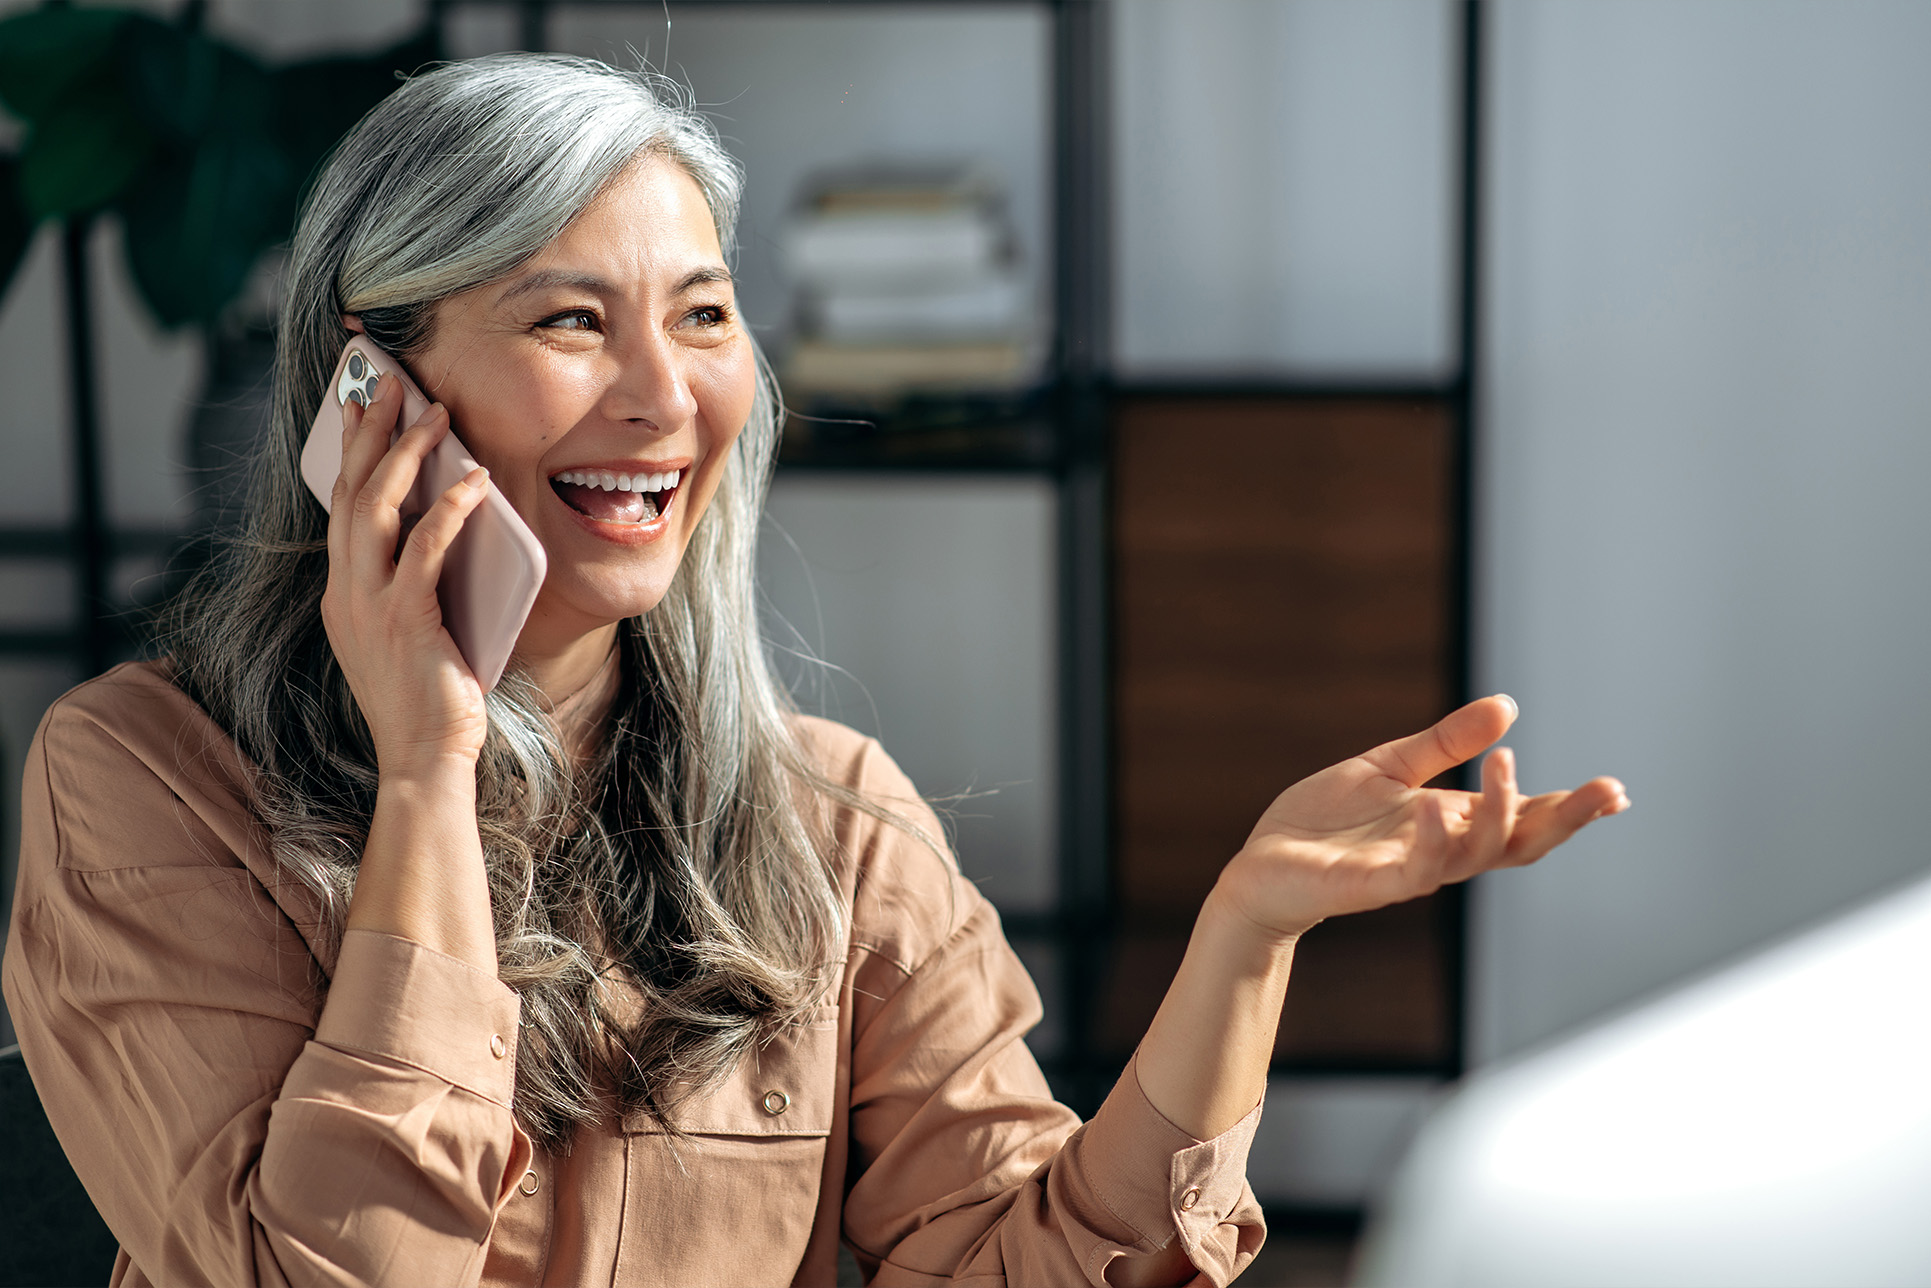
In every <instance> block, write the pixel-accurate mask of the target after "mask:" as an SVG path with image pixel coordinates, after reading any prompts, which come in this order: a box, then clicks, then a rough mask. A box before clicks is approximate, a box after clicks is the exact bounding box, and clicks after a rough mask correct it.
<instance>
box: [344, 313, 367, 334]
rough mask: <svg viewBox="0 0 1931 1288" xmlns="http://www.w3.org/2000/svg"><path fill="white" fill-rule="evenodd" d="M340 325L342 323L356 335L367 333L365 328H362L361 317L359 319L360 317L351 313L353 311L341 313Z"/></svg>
mask: <svg viewBox="0 0 1931 1288" xmlns="http://www.w3.org/2000/svg"><path fill="white" fill-rule="evenodd" d="M342 325H343V326H344V327H345V328H346V329H348V330H350V331H353V332H355V333H356V334H357V335H367V334H368V332H367V331H366V330H364V329H363V326H362V319H361V318H359V317H357V316H356V315H355V314H353V313H344V314H343V315H342Z"/></svg>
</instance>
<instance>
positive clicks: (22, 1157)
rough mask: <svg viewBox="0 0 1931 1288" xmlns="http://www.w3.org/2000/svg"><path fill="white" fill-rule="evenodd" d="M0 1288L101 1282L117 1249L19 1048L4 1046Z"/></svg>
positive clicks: (0, 1064)
mask: <svg viewBox="0 0 1931 1288" xmlns="http://www.w3.org/2000/svg"><path fill="white" fill-rule="evenodd" d="M0 1159H5V1160H6V1166H5V1167H0V1227H4V1228H5V1235H4V1237H0V1288H16V1286H19V1288H26V1286H27V1285H46V1284H104V1283H106V1282H107V1280H108V1276H109V1275H111V1274H112V1273H113V1270H114V1255H115V1253H116V1252H118V1251H119V1249H120V1245H119V1244H118V1243H117V1242H116V1241H115V1239H114V1236H113V1235H112V1234H111V1233H109V1232H108V1229H107V1223H106V1222H105V1221H103V1220H101V1217H100V1213H98V1212H96V1211H95V1210H94V1204H93V1201H92V1200H90V1199H89V1198H88V1197H87V1191H86V1190H85V1189H82V1188H81V1183H80V1178H79V1177H77V1176H75V1175H74V1169H73V1168H72V1167H71V1166H69V1165H68V1162H67V1155H66V1154H65V1153H64V1152H63V1151H62V1150H61V1148H60V1142H59V1141H58V1140H56V1139H55V1138H54V1129H53V1128H52V1127H51V1126H49V1125H48V1123H47V1115H46V1113H45V1111H43V1110H42V1109H41V1107H40V1096H39V1095H38V1094H37V1093H36V1092H35V1091H34V1084H33V1080H32V1079H30V1078H29V1077H28V1076H27V1062H26V1061H25V1060H23V1059H21V1058H20V1048H19V1047H18V1046H10V1047H0Z"/></svg>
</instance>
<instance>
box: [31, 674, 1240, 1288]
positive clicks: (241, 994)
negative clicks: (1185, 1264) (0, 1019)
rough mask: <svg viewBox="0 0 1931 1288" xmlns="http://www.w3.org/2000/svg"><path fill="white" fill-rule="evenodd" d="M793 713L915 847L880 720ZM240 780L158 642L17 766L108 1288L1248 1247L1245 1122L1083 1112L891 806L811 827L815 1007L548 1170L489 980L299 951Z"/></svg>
mask: <svg viewBox="0 0 1931 1288" xmlns="http://www.w3.org/2000/svg"><path fill="white" fill-rule="evenodd" d="M802 731H803V733H804V736H805V737H806V740H807V744H808V746H810V747H811V748H812V749H813V750H814V752H815V754H816V755H817V756H818V757H819V759H820V761H821V763H822V765H823V766H824V768H825V771H826V773H827V774H828V775H829V776H831V777H832V778H834V779H836V780H837V781H839V782H842V783H845V784H847V785H849V786H851V787H853V788H855V789H857V790H859V791H861V792H864V793H866V794H868V795H869V796H870V797H871V798H873V799H876V800H879V801H881V802H883V803H886V804H888V805H889V806H890V807H891V808H894V809H897V810H900V811H902V812H904V813H906V814H907V815H908V816H910V817H912V818H914V819H915V820H916V821H918V822H919V823H920V824H922V825H923V826H924V827H926V828H927V829H928V831H929V832H930V834H931V835H934V836H937V835H939V834H940V833H939V829H938V825H937V823H936V821H935V820H934V819H933V818H932V816H931V815H930V813H929V812H928V811H926V809H925V807H924V806H923V805H922V804H921V803H919V802H918V800H917V797H916V794H915V792H914V791H913V788H912V786H911V784H910V783H909V782H907V781H906V779H905V777H904V776H903V775H902V774H901V773H900V772H899V770H898V769H897V767H896V766H895V765H893V764H892V762H891V761H890V759H888V758H887V757H886V756H885V754H884V752H882V751H881V750H880V749H879V748H878V745H877V744H876V743H874V742H872V741H871V740H869V739H867V738H863V737H861V736H859V735H858V734H856V733H854V732H852V731H851V730H849V729H846V728H843V727H842V726H838V725H834V724H831V723H828V722H825V721H815V720H814V721H807V722H805V724H804V726H803V730H802ZM247 792H248V773H247V769H246V766H245V763H244V761H243V759H242V757H241V755H240V753H239V752H238V751H237V749H236V748H235V746H234V744H233V742H232V741H231V740H230V739H228V738H227V737H226V735H224V734H223V733H222V732H221V730H220V729H219V728H217V727H216V726H215V725H214V723H213V722H212V721H211V720H210V719H209V718H208V717H207V715H206V714H205V713H204V712H202V711H201V709H200V708H199V707H197V706H196V705H195V704H193V703H192V702H190V701H189V700H188V699H187V698H186V697H185V696H184V695H183V694H182V693H181V692H180V691H179V690H177V689H176V688H174V687H173V685H171V684H170V683H169V682H168V681H167V679H166V677H165V673H164V672H163V671H162V670H161V669H160V668H158V667H157V666H155V665H153V664H130V665H127V666H122V667H118V668H116V669H115V670H113V671H111V672H109V673H108V674H107V675H105V676H103V677H101V678H99V679H97V680H94V681H91V682H89V683H87V684H84V685H82V686H81V687H80V688H78V689H76V690H74V691H73V692H72V693H69V694H68V695H67V696H66V697H64V698H62V699H61V700H60V701H59V702H58V703H56V704H55V705H54V707H53V708H52V709H51V710H50V711H49V712H48V714H47V717H46V719H45V720H44V721H43V722H42V724H41V727H40V731H39V733H38V735H37V736H36V737H35V739H34V743H33V748H32V750H31V752H30V754H29V756H28V760H27V767H26V782H25V789H24V793H23V819H22V832H21V861H20V877H19V885H18V887H17V892H16V897H15V904H14V912H13V926H12V933H11V934H10V936H9V937H8V941H7V952H6V962H5V971H4V975H5V988H6V1000H7V1005H8V1007H9V1008H10V1009H11V1011H12V1015H13V1019H14V1023H15V1025H16V1026H17V1028H18V1030H19V1034H20V1044H21V1048H22V1051H23V1053H24V1054H25V1056H26V1060H27V1067H28V1069H29V1071H30V1072H31V1073H32V1075H33V1079H34V1084H35V1086H36V1087H37V1088H38V1089H39V1091H40V1094H41V1098H42V1100H43V1101H44V1102H45V1104H46V1109H47V1114H48V1117H49V1118H50V1119H51V1120H52V1122H53V1126H54V1129H55V1131H56V1132H57V1133H58V1135H59V1137H60V1140H61V1143H62V1144H63V1145H64V1146H65V1147H66V1150H67V1153H68V1156H69V1157H70V1158H71V1159H72V1160H73V1164H74V1168H75V1170H76V1171H77V1172H78V1173H79V1174H80V1178H81V1180H82V1181H83V1182H84V1183H85V1184H86V1186H87V1190H88V1193H89V1194H91V1195H92V1196H93V1199H94V1202H95V1204H96V1205H97V1206H98V1207H99V1208H100V1211H101V1215H102V1216H103V1217H104V1218H105V1219H106V1221H107V1224H108V1226H109V1227H110V1228H111V1229H112V1230H113V1231H114V1234H115V1236H116V1237H117V1238H118V1239H119V1240H120V1241H121V1253H120V1256H119V1258H118V1260H117V1261H116V1263H115V1266H114V1269H113V1276H114V1277H113V1282H114V1283H115V1284H125V1285H137V1284H149V1283H156V1284H256V1283H262V1284H283V1283H295V1284H308V1283H340V1284H350V1283H354V1284H362V1283H371V1284H376V1283H379V1284H393V1285H398V1286H400V1288H435V1286H438V1285H469V1284H476V1283H479V1282H480V1283H485V1284H591V1283H595V1284H612V1285H616V1284H626V1285H629V1284H659V1283H661V1284H675V1285H698V1284H719V1285H732V1286H734V1288H745V1286H747V1285H761V1284H786V1283H792V1284H818V1285H830V1284H832V1283H833V1282H834V1278H835V1274H836V1271H835V1263H836V1257H837V1245H838V1243H839V1241H840V1240H841V1239H842V1240H843V1241H845V1242H846V1243H848V1244H849V1245H850V1246H851V1248H852V1250H853V1252H854V1254H855V1255H856V1257H857V1259H858V1262H859V1264H860V1266H861V1267H862V1268H863V1269H864V1271H865V1273H866V1275H867V1278H868V1279H869V1280H870V1281H871V1282H874V1283H878V1284H939V1283H971V1284H978V1285H995V1284H1008V1283H1010V1284H1017V1285H1027V1286H1030V1285H1061V1284H1079V1283H1090V1284H1096V1285H1097V1284H1101V1283H1102V1282H1103V1276H1104V1275H1105V1273H1106V1268H1107V1266H1108V1264H1109V1263H1111V1262H1112V1261H1114V1260H1115V1259H1117V1258H1121V1257H1127V1258H1134V1257H1140V1256H1145V1255H1147V1254H1150V1253H1152V1252H1154V1251H1156V1250H1158V1249H1161V1248H1163V1247H1165V1246H1166V1245H1167V1244H1169V1243H1170V1242H1171V1241H1172V1240H1174V1239H1178V1240H1180V1244H1181V1247H1182V1248H1183V1249H1184V1250H1185V1251H1186V1253H1187V1256H1188V1257H1189V1258H1190V1259H1191V1260H1192V1262H1193V1264H1194V1265H1195V1266H1197V1267H1199V1268H1200V1271H1201V1273H1202V1278H1201V1279H1200V1280H1199V1281H1197V1282H1210V1283H1214V1284H1224V1283H1226V1282H1227V1281H1228V1280H1229V1279H1231V1278H1232V1277H1233V1275H1234V1274H1235V1273H1237V1272H1238V1271H1239V1270H1240V1269H1241V1268H1242V1267H1243V1266H1245V1265H1246V1264H1247V1262H1248V1261H1250V1260H1251V1259H1252V1258H1253V1255H1254V1253H1255V1251H1256V1250H1257V1249H1258V1248H1259V1246H1260V1243H1261V1239H1262V1237H1263V1230H1262V1226H1261V1220H1260V1210H1259V1207H1258V1205H1257V1204H1256V1203H1255V1201H1254V1197H1253V1194H1252V1193H1251V1192H1250V1191H1249V1189H1248V1188H1247V1186H1246V1183H1245V1181H1244V1179H1243V1174H1244V1172H1245V1166H1246V1156H1247V1148H1248V1143H1249V1141H1250V1140H1251V1139H1252V1136H1253V1131H1254V1125H1255V1122H1256V1120H1257V1119H1258V1116H1259V1109H1258V1108H1256V1110H1255V1111H1254V1113H1252V1114H1250V1115H1248V1117H1247V1118H1246V1119H1244V1120H1243V1121H1242V1122H1241V1123H1240V1124H1238V1125H1237V1126H1236V1127H1234V1128H1233V1129H1231V1130H1229V1131H1228V1132H1226V1133H1225V1134H1224V1135H1222V1136H1219V1137H1217V1138H1216V1139H1214V1140H1211V1141H1205V1142H1202V1141H1198V1140H1195V1139H1193V1138H1192V1137H1191V1136H1188V1135H1187V1134H1186V1133H1184V1132H1182V1131H1181V1130H1180V1129H1179V1128H1177V1127H1175V1126H1174V1125H1173V1124H1172V1123H1170V1122H1168V1121H1167V1120H1166V1119H1165V1118H1163V1117H1162V1116H1161V1115H1160V1114H1159V1113H1158V1112H1157V1111H1156V1110H1155V1109H1154V1108H1153V1107H1152V1106H1151V1105H1150V1104H1148V1103H1147V1100H1146V1098H1145V1096H1144V1095H1143V1094H1142V1093H1141V1092H1140V1089H1139V1084H1138V1081H1137V1079H1136V1078H1135V1077H1134V1076H1133V1073H1132V1070H1131V1069H1129V1070H1128V1072H1127V1075H1126V1076H1125V1077H1124V1078H1122V1079H1121V1082H1120V1084H1119V1086H1118V1087H1116V1088H1115V1089H1114V1091H1113V1093H1112V1095H1111V1096H1110V1097H1109V1098H1108V1100H1107V1101H1106V1103H1105V1104H1104V1105H1103V1106H1102V1107H1101V1109H1100V1111H1099V1113H1098V1114H1097V1115H1096V1116H1095V1117H1094V1118H1093V1120H1092V1121H1091V1122H1090V1123H1087V1124H1085V1125H1084V1126H1082V1125H1081V1124H1080V1122H1079V1120H1078V1119H1077V1118H1076V1117H1075V1116H1074V1115H1073V1114H1072V1112H1071V1111H1069V1110H1068V1109H1066V1108H1065V1107H1063V1106H1061V1105H1059V1104H1057V1103H1055V1102H1054V1100H1053V1098H1052V1095H1051V1093H1050V1092H1049V1091H1048V1089H1047V1086H1046V1082H1045V1080H1044V1079H1043V1078H1042V1077H1041V1075H1040V1072H1039V1069H1038V1066H1037V1065H1036V1064H1035V1063H1034V1061H1033V1058H1032V1056H1031V1054H1030V1053H1029V1052H1028V1050H1027V1048H1026V1045H1025V1043H1024V1042H1023V1041H1022V1040H1021V1038H1022V1036H1023V1035H1024V1034H1025V1033H1026V1031H1027V1030H1028V1029H1030V1028H1031V1027H1032V1026H1033V1025H1034V1024H1035V1023H1037V1022H1038V1020H1039V1018H1040V1005H1039V998H1038V995H1037V993H1036V992H1035V991H1034V989H1033V986H1032V983H1031V981H1030V980H1028V979H1027V977H1026V973H1025V971H1024V970H1023V969H1022V968H1021V966H1020V965H1019V962H1018V960H1017V959H1016V958H1015V957H1014V955H1013V953H1012V950H1011V949H1010V948H1009V947H1008V946H1007V944H1006V940H1005V937H1004V935H1003V934H1002V933H1001V931H1000V927H999V919H998V917H997V915H996V914H995V913H994V911H993V909H992V907H991V905H990V904H988V903H987V902H986V901H985V899H984V898H982V897H981V896H980V895H979V893H978V891H977V890H976V889H975V888H974V887H973V886H972V885H971V884H970V883H969V882H966V881H964V880H963V879H961V877H960V876H959V874H958V871H957V869H956V868H955V867H953V866H952V865H951V864H950V862H949V860H941V859H940V858H938V857H936V856H934V855H933V854H932V852H931V851H930V850H928V849H926V848H925V847H923V846H921V845H919V844H918V843H917V842H916V841H914V840H912V839H911V838H909V837H907V836H905V834H904V833H903V832H901V831H899V830H898V829H896V828H891V827H887V826H883V825H881V824H879V823H877V822H876V821H874V820H873V819H871V818H869V817H868V816H866V815H864V814H862V813H859V812H857V811H850V810H847V811H843V812H841V813H840V814H838V815H837V816H836V818H835V836H836V839H837V841H838V843H839V860H838V862H839V867H838V876H839V880H840V884H841V888H842V890H843V892H844V896H845V899H846V900H847V903H848V906H849V907H850V909H851V927H852V930H851V941H850V944H849V948H848V952H847V954H846V958H845V963H844V969H843V972H842V975H841V978H840V980H839V986H838V990H837V993H836V1001H835V1003H833V1004H828V1005H827V1006H825V1007H824V1009H823V1010H822V1012H821V1013H820V1014H818V1015H817V1016H816V1017H815V1018H814V1019H813V1020H812V1021H811V1022H810V1023H808V1024H806V1025H803V1026H801V1027H799V1028H797V1029H796V1030H795V1031H794V1032H791V1033H789V1034H788V1035H787V1036H785V1037H784V1038H782V1039H781V1040H779V1041H778V1042H777V1043H775V1044H774V1045H772V1046H771V1047H769V1048H767V1049H765V1050H764V1051H763V1052H762V1053H760V1054H759V1055H757V1056H756V1057H755V1058H752V1059H748V1060H746V1061H745V1063H744V1064H743V1065H742V1066H741V1067H740V1068H739V1069H738V1070H737V1071H736V1072H735V1073H733V1074H732V1075H731V1077H730V1078H729V1079H728V1080H727V1081H726V1082H725V1083H724V1085H723V1086H722V1087H721V1088H720V1089H719V1090H718V1091H717V1092H716V1093H715V1094H713V1095H711V1096H709V1097H708V1098H707V1099H704V1100H702V1101H701V1102H699V1103H696V1104H694V1105H692V1106H691V1107H690V1108H689V1109H688V1110H687V1111H686V1112H685V1114H684V1116H683V1120H682V1125H684V1126H685V1127H687V1128H688V1129H689V1130H690V1131H691V1132H692V1133H693V1136H692V1137H691V1138H690V1139H688V1140H685V1141H681V1142H680V1141H677V1140H675V1139H674V1138H672V1137H669V1136H667V1135H665V1134H663V1133H662V1132H660V1131H656V1130H653V1128H652V1126H651V1125H650V1124H649V1123H647V1122H643V1121H635V1120H633V1121H627V1122H621V1123H612V1124H610V1125H608V1126H607V1127H604V1128H602V1129H597V1130H584V1131H582V1132H580V1133H579V1134H578V1136H577V1137H576V1139H575V1142H574V1147H573V1149H572V1150H571V1152H570V1153H569V1154H568V1155H567V1156H551V1155H549V1154H547V1153H545V1152H543V1151H541V1150H533V1149H532V1146H531V1143H530V1140H529V1138H528V1137H527V1136H526V1135H524V1133H523V1132H522V1131H521V1130H519V1129H518V1128H517V1126H516V1124H515V1121H514V1119H513V1118H512V1116H511V1113H510V1097H511V1089H512V1087H513V1085H514V1072H515V1065H516V1041H517V1015H518V1006H519V1002H518V999H517V996H516V994H515V993H514V992H512V991H511V990H510V989H508V988H507V987H505V986H504V985H503V984H502V983H500V982H499V981H497V980H495V979H492V978H490V977H488V976H486V975H483V974H481V973H479V972H477V971H476V970H474V969H473V968H471V967H468V966H465V965H463V964H461V963H459V962H457V961H455V960H454V959H452V958H448V957H445V956H442V955H440V954H438V953H435V952H432V951H430V950H428V949H425V948H423V947H421V946H420V945H418V944H415V943H413V942H410V941H407V940H403V939H397V938H393V937H390V936H386V935H379V934H374V933H370V932H365V931H357V932H353V933H350V934H347V935H345V936H343V937H342V941H341V944H340V948H339V950H336V949H332V948H330V947H329V946H328V945H327V943H326V942H325V941H324V939H323V937H322V936H321V934H320V933H319V930H318V927H317V922H316V915H315V914H316V910H315V907H314V905H313V903H312V898H311V896H309V895H308V894H307V892H306V891H304V890H303V889H302V888H300V887H299V886H296V885H294V884H292V883H290V882H289V881H287V880H286V879H285V878H283V877H281V876H279V875H278V874H277V872H276V870H275V866H274V864H273V862H272V861H271V859H270V857H269V853H268V849H267V846H266V845H265V843H264V838H263V835H262V832H261V829H260V827H259V826H258V825H257V824H256V823H255V822H254V821H253V820H252V819H251V818H250V815H249V811H248V809H247V806H246V804H245V801H246V797H247ZM102 1269H103V1272H105V1271H106V1267H102Z"/></svg>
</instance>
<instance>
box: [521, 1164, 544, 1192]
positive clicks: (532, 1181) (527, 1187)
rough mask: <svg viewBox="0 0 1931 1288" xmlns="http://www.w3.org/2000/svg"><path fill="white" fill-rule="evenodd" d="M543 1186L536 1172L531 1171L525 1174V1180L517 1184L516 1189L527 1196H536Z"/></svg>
mask: <svg viewBox="0 0 1931 1288" xmlns="http://www.w3.org/2000/svg"><path fill="white" fill-rule="evenodd" d="M542 1184H543V1182H542V1181H540V1180H538V1179H537V1176H536V1172H535V1171H534V1170H531V1171H527V1172H525V1173H523V1179H522V1180H521V1181H519V1182H517V1186H516V1188H517V1189H519V1190H522V1191H523V1192H524V1193H525V1194H534V1193H536V1191H537V1189H538V1188H539V1187H540V1186H541V1185H542Z"/></svg>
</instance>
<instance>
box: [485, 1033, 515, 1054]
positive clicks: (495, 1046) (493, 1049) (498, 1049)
mask: <svg viewBox="0 0 1931 1288" xmlns="http://www.w3.org/2000/svg"><path fill="white" fill-rule="evenodd" d="M489 1053H490V1054H491V1055H493V1056H495V1057H496V1058H497V1059H498V1060H501V1059H502V1058H503V1057H504V1056H506V1055H508V1054H509V1053H510V1049H509V1047H508V1046H507V1045H505V1044H504V1042H503V1035H502V1034H501V1033H492V1034H490V1035H489Z"/></svg>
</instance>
